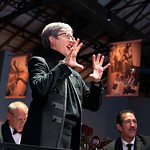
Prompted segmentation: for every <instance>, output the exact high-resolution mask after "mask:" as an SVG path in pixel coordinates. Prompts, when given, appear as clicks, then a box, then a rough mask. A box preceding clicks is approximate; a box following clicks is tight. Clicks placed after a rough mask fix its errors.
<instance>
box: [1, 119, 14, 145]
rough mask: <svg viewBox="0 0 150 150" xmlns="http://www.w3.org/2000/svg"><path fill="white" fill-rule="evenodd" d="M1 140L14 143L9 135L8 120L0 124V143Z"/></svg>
mask: <svg viewBox="0 0 150 150" xmlns="http://www.w3.org/2000/svg"><path fill="white" fill-rule="evenodd" d="M2 142H8V143H15V141H14V139H13V137H12V135H11V131H10V127H9V124H8V121H6V122H5V123H3V124H0V144H1V143H2Z"/></svg>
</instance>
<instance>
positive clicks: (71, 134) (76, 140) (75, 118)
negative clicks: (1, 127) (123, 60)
mask: <svg viewBox="0 0 150 150" xmlns="http://www.w3.org/2000/svg"><path fill="white" fill-rule="evenodd" d="M41 37H42V44H43V46H44V48H45V49H46V50H47V55H46V56H44V57H38V56H33V57H32V58H31V59H30V60H29V62H28V70H29V83H30V87H31V89H32V97H33V100H32V102H31V104H30V111H29V116H28V120H27V122H26V124H25V127H24V130H23V136H22V142H21V143H22V144H30V145H39V146H47V147H55V148H68V149H70V148H71V149H72V150H79V146H80V126H81V113H82V108H85V109H89V110H91V111H97V110H98V109H99V107H100V105H101V98H102V93H103V87H102V84H101V81H100V79H101V77H102V74H103V71H104V70H105V69H106V68H108V67H109V65H110V64H107V65H106V66H104V67H102V64H103V61H104V56H102V57H101V55H100V54H98V55H97V57H96V56H95V55H93V57H92V60H93V72H92V73H91V74H90V77H91V80H92V83H91V88H89V87H87V86H86V84H85V82H84V81H83V79H82V78H81V76H80V75H79V74H78V73H77V72H76V71H74V70H73V68H76V67H77V68H79V69H84V67H83V66H82V65H81V64H79V63H78V62H77V61H76V57H77V54H78V52H79V50H80V48H81V47H82V45H83V43H79V41H80V40H79V39H78V38H77V39H76V40H75V38H74V37H73V30H72V28H71V27H70V26H69V25H68V24H65V23H61V22H55V23H50V24H48V25H47V26H46V27H45V28H44V29H43V31H42V35H41ZM41 53H43V50H42V49H41ZM100 57H101V59H100ZM91 67H92V66H91Z"/></svg>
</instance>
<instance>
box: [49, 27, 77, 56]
mask: <svg viewBox="0 0 150 150" xmlns="http://www.w3.org/2000/svg"><path fill="white" fill-rule="evenodd" d="M49 40H50V43H51V48H52V49H54V50H57V51H58V52H60V53H61V54H62V55H64V56H67V55H68V53H69V52H70V49H71V47H72V46H73V42H74V40H73V35H72V32H71V31H69V30H68V31H60V32H58V36H57V38H54V37H52V36H50V37H49Z"/></svg>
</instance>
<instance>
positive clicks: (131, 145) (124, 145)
mask: <svg viewBox="0 0 150 150" xmlns="http://www.w3.org/2000/svg"><path fill="white" fill-rule="evenodd" d="M116 126H117V129H118V130H119V132H120V134H121V137H119V138H117V139H115V140H114V141H112V142H111V143H109V144H108V145H106V146H105V147H104V150H150V136H143V135H138V134H137V120H136V117H135V113H134V112H133V111H131V110H123V111H121V112H119V113H118V115H117V118H116Z"/></svg>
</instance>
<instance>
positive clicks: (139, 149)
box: [134, 136, 142, 150]
mask: <svg viewBox="0 0 150 150" xmlns="http://www.w3.org/2000/svg"><path fill="white" fill-rule="evenodd" d="M134 148H135V150H142V141H141V139H140V138H139V137H138V136H136V137H135V147H134Z"/></svg>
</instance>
